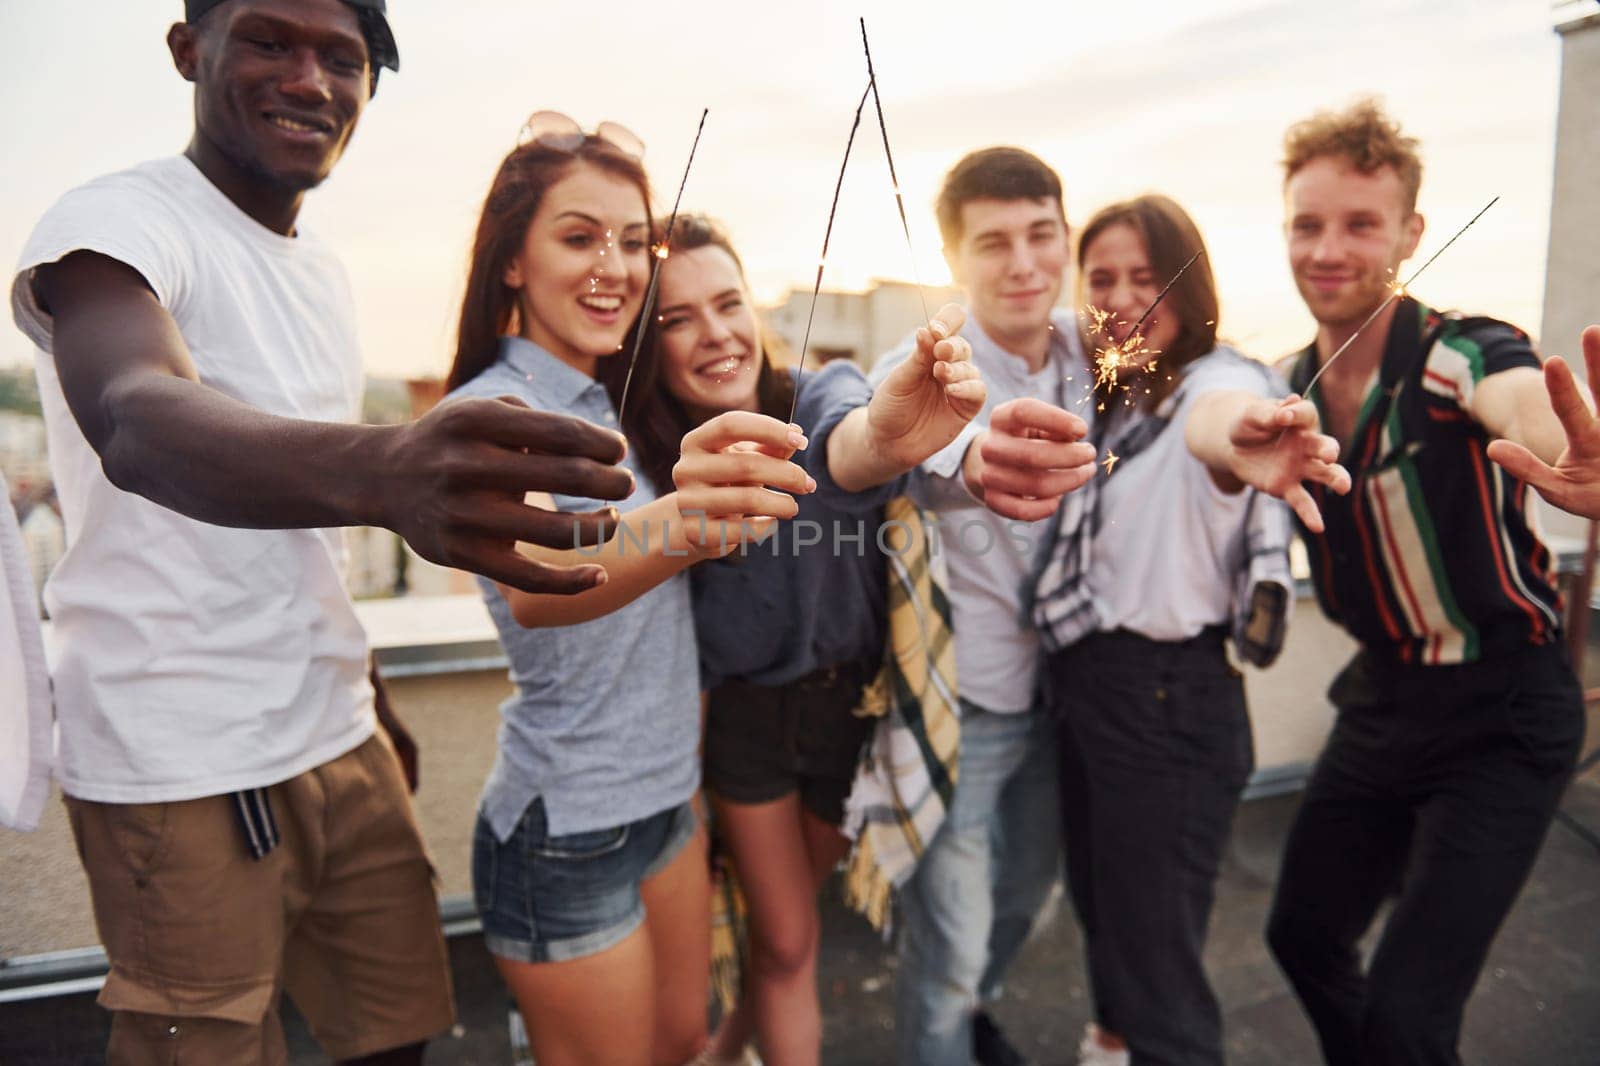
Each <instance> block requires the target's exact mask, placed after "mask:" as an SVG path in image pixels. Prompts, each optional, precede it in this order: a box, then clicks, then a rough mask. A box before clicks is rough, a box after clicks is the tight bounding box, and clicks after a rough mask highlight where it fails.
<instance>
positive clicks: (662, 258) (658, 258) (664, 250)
mask: <svg viewBox="0 0 1600 1066" xmlns="http://www.w3.org/2000/svg"><path fill="white" fill-rule="evenodd" d="M709 114H711V109H710V108H709V107H707V108H702V109H701V111H700V125H699V126H698V127H696V128H695V131H694V143H693V144H691V145H690V146H689V159H688V162H686V163H684V164H683V180H682V181H680V182H678V196H677V198H676V199H675V200H673V201H672V214H670V215H668V216H667V232H666V234H665V236H663V237H662V238H661V244H660V245H659V246H657V248H656V250H655V256H654V257H653V261H652V262H651V264H650V284H649V285H648V286H646V288H645V291H644V306H643V307H642V308H641V309H640V310H639V330H638V333H637V335H636V336H635V337H634V338H633V355H632V356H631V357H630V358H629V359H628V376H627V377H625V378H623V379H622V398H621V399H620V400H618V401H617V421H618V422H619V423H620V422H621V421H622V416H623V413H624V412H625V411H627V409H628V389H629V388H630V387H631V386H632V385H633V371H634V368H635V367H637V366H638V365H639V349H640V348H642V347H644V337H645V334H646V333H647V332H648V330H646V328H645V325H646V323H648V322H649V321H650V315H651V313H652V312H653V311H654V310H655V306H656V286H657V285H659V284H660V282H661V264H662V263H664V262H666V260H667V256H669V255H671V254H672V228H673V227H674V226H675V225H677V223H678V207H679V205H680V204H682V203H683V189H684V186H686V185H688V184H689V168H690V167H692V166H694V153H695V149H697V148H699V147H700V134H702V133H704V132H705V128H706V116H707V115H709ZM790 417H793V416H792V415H791V416H790Z"/></svg>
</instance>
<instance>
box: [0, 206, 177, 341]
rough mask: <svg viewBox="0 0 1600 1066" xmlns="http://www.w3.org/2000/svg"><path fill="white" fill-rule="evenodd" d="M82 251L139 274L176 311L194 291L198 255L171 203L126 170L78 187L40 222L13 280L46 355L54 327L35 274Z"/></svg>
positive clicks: (28, 325) (16, 305)
mask: <svg viewBox="0 0 1600 1066" xmlns="http://www.w3.org/2000/svg"><path fill="white" fill-rule="evenodd" d="M80 251H83V252H97V253H99V254H100V255H103V256H106V257H107V258H110V259H115V260H117V261H118V262H119V263H125V264H126V265H128V266H129V267H132V268H133V269H134V270H136V271H138V272H139V275H140V276H141V277H143V278H144V280H145V283H146V284H147V285H149V286H150V288H151V291H153V292H154V293H155V295H156V299H157V300H158V301H160V303H161V306H163V307H165V308H166V309H167V310H168V311H171V312H174V313H176V311H177V309H178V307H179V306H180V305H181V303H182V301H183V300H184V298H185V296H186V294H187V288H188V286H187V284H186V282H187V279H188V278H189V277H190V276H191V273H192V271H191V266H192V256H193V252H192V249H191V246H190V244H189V242H188V241H187V240H185V239H184V237H183V232H182V230H181V229H180V223H179V221H178V220H177V219H176V218H175V217H174V215H173V212H172V209H171V208H170V207H169V206H168V205H167V204H166V203H164V202H162V201H161V200H160V199H158V198H157V197H156V196H154V195H152V194H151V193H150V192H149V191H147V190H144V189H142V188H140V187H139V186H138V185H136V184H134V182H133V181H132V180H131V179H129V178H128V177H127V176H126V175H113V176H112V177H109V178H102V179H100V180H98V181H94V182H91V183H90V184H88V185H84V186H81V187H79V188H77V189H73V190H72V191H71V192H69V193H67V194H66V195H65V196H63V197H62V198H61V199H60V200H58V201H56V203H55V205H54V206H53V207H51V208H50V210H49V211H47V212H45V215H44V217H43V218H41V219H40V220H39V224H38V225H37V226H35V227H34V230H33V234H32V235H31V236H30V237H29V238H28V243H27V244H26V245H25V246H24V247H23V251H22V257H21V259H19V260H18V262H17V269H16V274H15V275H14V277H13V279H12V284H11V313H12V316H13V318H14V319H15V321H16V324H17V328H18V329H20V330H22V332H23V333H25V334H27V336H28V339H29V340H31V341H33V342H34V343H35V344H37V345H38V346H39V347H40V348H42V349H43V350H45V351H47V352H48V351H52V350H53V348H52V344H53V334H54V329H55V324H54V320H53V319H52V317H51V316H50V313H49V312H48V311H46V310H45V309H44V308H43V307H41V306H39V302H38V299H37V298H36V294H35V293H34V290H33V272H34V270H35V268H37V267H40V266H44V265H47V264H49V263H54V262H57V261H59V260H61V259H63V258H64V257H66V256H67V255H70V254H71V253H73V252H80Z"/></svg>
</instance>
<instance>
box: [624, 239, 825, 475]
mask: <svg viewBox="0 0 1600 1066" xmlns="http://www.w3.org/2000/svg"><path fill="white" fill-rule="evenodd" d="M654 238H655V239H654V242H653V243H655V244H657V245H660V244H661V243H662V242H663V241H664V240H665V238H666V234H665V232H664V230H663V229H662V227H660V226H659V225H658V226H657V228H656V232H655V235H654ZM707 247H710V248H720V249H722V250H723V251H724V252H726V253H728V258H729V259H732V260H733V265H734V266H735V267H737V268H738V270H739V283H740V285H741V286H742V287H743V288H744V289H745V299H746V300H748V299H749V289H750V286H749V283H748V282H747V281H746V279H745V274H744V262H743V261H742V260H740V258H739V253H738V252H736V251H734V249H733V242H732V241H731V240H729V239H728V235H727V232H726V231H724V230H723V228H722V227H721V226H720V225H718V224H717V223H716V222H713V221H712V220H711V219H709V218H707V217H706V216H704V215H688V214H684V215H679V216H678V217H677V219H676V221H675V222H674V223H673V226H672V241H671V245H670V247H669V248H668V253H669V255H680V254H682V253H684V252H692V251H694V250H695V249H696V248H707ZM666 262H670V259H669V260H666V261H664V262H663V264H662V265H663V266H665V263H666ZM657 291H659V290H657ZM756 327H757V331H756V340H757V342H758V343H759V344H760V345H761V368H760V370H759V371H758V372H757V377H756V407H757V409H758V410H759V411H760V412H761V413H762V414H764V415H770V416H772V417H773V418H777V419H786V418H788V417H789V407H790V405H791V401H792V400H793V398H794V379H793V378H792V377H791V376H790V374H789V370H788V365H789V358H788V350H787V348H786V347H785V346H784V344H783V342H782V341H781V340H779V339H778V337H777V336H776V335H775V334H773V333H772V332H771V331H770V330H768V329H767V327H766V324H765V323H763V322H762V321H761V318H760V316H759V315H758V316H757V317H756ZM643 329H644V331H645V333H644V346H643V348H641V349H640V352H639V365H638V366H637V367H636V368H635V369H634V374H633V384H632V385H631V386H630V387H629V395H628V409H627V410H626V411H624V412H623V414H622V430H623V432H624V433H625V434H627V437H628V442H629V445H630V446H631V447H632V448H633V449H634V450H635V451H634V454H635V455H637V456H638V460H639V465H640V466H641V468H643V470H644V472H645V474H646V475H647V476H648V477H649V478H650V480H651V482H652V483H653V484H654V485H655V486H656V489H657V491H659V492H670V491H671V490H672V467H673V464H674V463H676V462H677V461H678V446H679V443H680V442H681V441H682V440H683V435H684V434H685V433H687V432H689V430H691V429H693V428H694V426H695V424H696V422H695V420H694V419H693V418H691V417H690V416H689V412H688V411H686V410H684V407H683V404H681V403H679V402H678V399H677V397H675V396H673V395H672V393H671V392H669V391H668V390H667V389H666V387H665V385H664V384H663V383H662V381H661V362H662V359H661V316H660V315H657V314H654V313H652V314H651V316H650V321H648V322H645V323H643ZM627 373H628V367H627V360H626V359H608V360H606V361H604V362H602V363H601V364H600V372H599V375H598V376H599V379H600V380H601V381H602V382H603V383H604V384H605V386H606V388H607V390H608V391H610V393H611V400H612V402H613V403H621V393H622V385H623V380H624V378H626V377H627Z"/></svg>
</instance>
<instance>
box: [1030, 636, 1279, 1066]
mask: <svg viewBox="0 0 1600 1066" xmlns="http://www.w3.org/2000/svg"><path fill="white" fill-rule="evenodd" d="M1049 676H1050V685H1051V692H1052V699H1051V702H1052V705H1053V706H1054V707H1055V709H1056V712H1057V715H1058V717H1059V721H1060V729H1059V734H1060V752H1061V815H1062V833H1063V844H1064V848H1065V852H1066V859H1067V885H1068V888H1069V890H1070V892H1071V895H1072V902H1073V906H1074V907H1075V908H1076V910H1077V913H1078V920H1079V922H1080V923H1081V925H1082V926H1083V931H1084V942H1085V945H1086V948H1087V953H1088V964H1089V981H1090V985H1091V987H1092V989H1093V992H1094V1000H1095V1012H1096V1017H1097V1019H1098V1020H1099V1022H1100V1024H1101V1025H1102V1026H1104V1027H1105V1028H1107V1029H1110V1030H1113V1031H1114V1032H1117V1033H1119V1034H1121V1036H1122V1037H1123V1038H1124V1039H1125V1040H1126V1041H1127V1042H1128V1046H1129V1048H1130V1049H1131V1050H1132V1059H1133V1063H1134V1066H1156V1064H1160V1066H1177V1064H1183V1066H1190V1064H1203V1066H1221V1063H1222V1061H1223V1055H1222V1013H1221V1011H1220V1009H1219V1008H1218V1006H1217V998H1216V995H1215V994H1214V993H1213V992H1212V990H1211V985H1210V982H1209V981H1208V980H1207V979H1206V973H1205V967H1204V966H1203V965H1202V962H1201V955H1202V952H1203V950H1204V947H1205V939H1206V929H1207V926H1208V924H1209V921H1210V917H1211V906H1212V902H1213V898H1214V895H1215V892H1214V890H1215V884H1216V879H1217V872H1218V868H1219V866H1220V864H1221V861H1222V853H1223V849H1224V848H1225V847H1226V845H1227V840H1228V834H1229V831H1230V830H1231V828H1232V824H1233V813H1234V808H1235V807H1236V806H1237V804H1238V800H1239V793H1240V792H1241V791H1242V790H1243V788H1244V785H1245V782H1246V781H1247V780H1248V779H1249V776H1250V771H1251V769H1252V768H1253V766H1254V755H1253V747H1252V744H1251V738H1250V720H1249V717H1248V715H1247V714H1246V710H1245V701H1244V684H1243V681H1242V679H1241V678H1240V676H1239V674H1238V672H1237V671H1235V670H1234V669H1233V668H1232V667H1231V666H1230V665H1229V663H1228V658H1227V654H1226V652H1225V651H1224V648H1223V636H1222V631H1221V630H1220V628H1219V629H1214V630H1208V631H1206V632H1205V633H1204V634H1203V635H1202V636H1200V637H1197V638H1195V639H1194V640H1190V641H1183V642H1180V643H1167V642H1157V641H1153V640H1149V639H1147V638H1145V637H1142V636H1139V635H1137V634H1134V633H1129V632H1127V631H1117V632H1113V633H1100V634H1096V635H1094V636H1092V637H1089V638H1086V639H1085V640H1083V641H1080V642H1079V643H1077V644H1075V645H1073V646H1072V647H1071V648H1068V649H1066V650H1065V651H1062V652H1059V653H1057V654H1055V655H1053V656H1052V657H1051V659H1050V671H1049Z"/></svg>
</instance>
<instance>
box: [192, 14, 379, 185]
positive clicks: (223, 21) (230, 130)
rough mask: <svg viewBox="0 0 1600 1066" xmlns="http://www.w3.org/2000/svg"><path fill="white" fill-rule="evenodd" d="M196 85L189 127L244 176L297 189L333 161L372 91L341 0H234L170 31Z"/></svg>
mask: <svg viewBox="0 0 1600 1066" xmlns="http://www.w3.org/2000/svg"><path fill="white" fill-rule="evenodd" d="M167 39H168V44H169V46H170V48H171V49H172V55H173V60H174V62H175V64H176V65H177V67H178V70H179V72H180V73H181V74H183V76H184V77H185V78H187V79H188V80H190V81H192V82H194V84H195V133H196V140H197V142H204V144H205V148H206V150H207V151H208V152H210V153H215V155H216V156H217V157H218V158H220V159H221V160H223V161H225V163H226V165H227V166H229V167H230V168H232V170H234V171H235V172H237V174H238V175H240V176H241V177H242V178H243V180H246V181H250V182H253V183H256V184H260V185H265V186H268V187H272V188H276V189H278V190H282V191H286V192H288V193H300V192H303V191H305V190H307V189H311V188H314V187H316V186H317V185H318V184H320V183H321V182H322V181H323V179H325V178H326V177H327V176H328V174H329V173H330V172H331V171H332V170H333V166H334V164H335V163H336V162H338V160H339V157H340V156H341V155H342V154H343V152H344V149H345V146H346V145H347V144H348V143H349V141H350V135H351V134H352V133H353V132H354V131H355V128H356V122H357V120H358V119H359V118H360V117H361V112H362V109H363V108H364V107H365V106H366V103H367V99H368V97H369V94H370V90H371V81H370V79H371V72H372V68H371V65H370V61H369V58H368V55H367V45H366V41H365V39H364V38H363V37H362V34H361V26H360V24H359V22H358V21H357V18H356V13H355V11H354V10H353V9H352V8H350V7H349V6H348V5H347V4H345V3H343V2H341V0H233V2H232V3H227V4H223V5H221V6H219V7H217V8H215V9H214V10H212V11H211V12H209V13H208V14H206V15H205V16H204V17H202V18H201V19H200V21H199V23H198V24H196V25H188V24H180V25H178V26H174V27H173V28H172V31H171V32H170V33H169V34H168V38H167Z"/></svg>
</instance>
